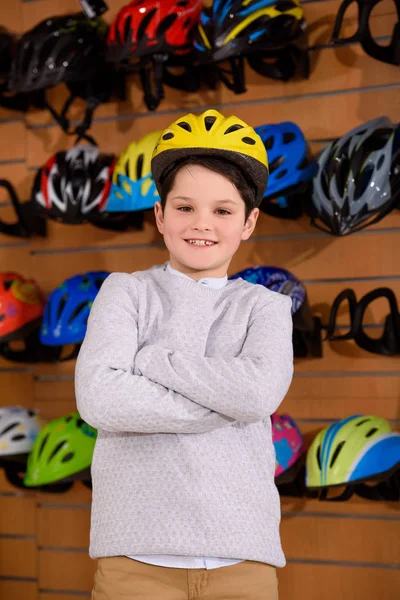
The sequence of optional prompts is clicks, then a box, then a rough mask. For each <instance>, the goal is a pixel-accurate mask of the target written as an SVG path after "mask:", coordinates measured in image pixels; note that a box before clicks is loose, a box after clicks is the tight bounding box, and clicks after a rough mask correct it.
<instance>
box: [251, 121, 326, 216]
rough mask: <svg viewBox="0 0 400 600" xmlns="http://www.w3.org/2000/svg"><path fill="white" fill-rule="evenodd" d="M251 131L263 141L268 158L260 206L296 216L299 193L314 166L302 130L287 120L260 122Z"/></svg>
mask: <svg viewBox="0 0 400 600" xmlns="http://www.w3.org/2000/svg"><path fill="white" fill-rule="evenodd" d="M255 131H256V133H258V135H259V136H260V137H261V139H262V141H263V143H264V146H265V149H266V151H267V154H268V162H269V179H268V185H267V189H266V192H265V196H264V200H263V203H262V204H261V208H262V210H263V211H264V212H266V213H268V214H270V215H272V216H275V217H279V218H297V217H300V215H301V213H302V210H303V209H302V203H301V198H302V195H304V194H305V193H306V192H307V190H308V188H309V184H310V181H311V179H312V178H313V177H314V175H315V174H316V172H317V170H318V166H317V163H316V162H315V161H311V160H310V156H309V151H308V147H307V142H306V140H305V137H304V135H303V132H302V131H301V129H300V127H298V126H297V125H296V124H295V123H292V122H290V121H289V122H283V123H277V124H276V125H260V126H259V127H256V128H255ZM289 196H293V198H292V199H291V198H289ZM272 199H276V200H277V203H276V204H275V203H273V202H272Z"/></svg>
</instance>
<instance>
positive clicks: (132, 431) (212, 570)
mask: <svg viewBox="0 0 400 600" xmlns="http://www.w3.org/2000/svg"><path fill="white" fill-rule="evenodd" d="M152 172H153V177H154V180H155V183H156V185H157V189H158V191H159V193H160V198H161V202H157V203H156V205H155V216H156V223H157V227H158V230H159V231H160V233H161V234H162V235H163V236H164V241H165V244H166V246H167V248H168V250H169V254H170V260H169V262H168V263H167V264H166V265H158V266H156V267H153V268H151V269H148V270H146V271H139V272H135V273H132V274H130V275H129V274H127V273H113V274H112V275H110V276H109V277H108V279H107V280H106V281H105V283H104V284H103V286H102V288H101V290H100V292H99V294H98V295H97V297H96V300H95V302H94V304H93V307H92V309H91V313H90V318H89V323H88V329H87V334H86V337H85V340H84V342H83V345H82V348H81V351H80V354H79V357H78V361H77V366H76V375H75V381H76V397H77V404H78V409H79V411H80V414H81V416H82V418H83V419H85V420H86V421H87V422H88V423H89V424H90V425H92V426H93V427H97V428H98V430H99V432H98V439H97V443H96V448H95V452H94V456H93V463H92V478H93V507H92V523H91V544H90V555H91V557H92V558H99V562H98V568H97V572H96V576H95V585H94V590H93V598H94V599H95V600H122V599H124V600H125V599H126V600H128V599H129V600H131V599H132V600H138V599H143V600H144V599H146V600H150V599H152V600H153V599H154V600H189V599H195V598H202V599H204V600H205V599H207V600H235V599H237V600H239V599H240V600H276V599H277V597H278V592H277V579H276V572H275V567H282V566H284V564H285V559H284V556H283V553H282V549H281V545H280V539H279V521H280V508H279V497H278V493H277V490H276V488H275V485H274V470H275V455H274V450H273V443H272V437H271V422H270V415H271V414H272V413H273V412H274V411H275V410H276V409H277V407H278V406H279V404H280V403H281V401H282V400H283V398H284V396H285V394H286V392H287V390H288V388H289V385H290V382H291V379H292V373H293V352H292V319H291V300H290V299H289V298H288V297H287V296H282V295H280V294H277V293H275V292H272V291H270V290H268V289H267V288H264V287H263V286H260V285H255V284H252V283H249V282H246V281H244V280H243V279H236V280H232V281H227V275H226V272H227V269H228V267H229V264H230V262H231V259H232V256H233V255H234V253H235V252H236V250H237V248H238V247H239V245H240V242H241V240H246V239H248V238H249V237H250V235H251V234H252V232H253V230H254V227H255V225H256V222H257V217H258V214H259V209H258V206H259V204H260V202H261V200H262V197H263V194H264V191H265V187H266V184H267V178H268V162H267V156H266V152H265V148H264V146H263V144H262V141H261V139H260V138H259V137H258V136H257V135H256V133H255V132H254V130H253V129H252V128H251V127H249V126H248V125H246V123H244V122H243V121H241V120H240V119H237V118H236V117H229V118H224V117H223V116H222V115H221V114H220V113H218V112H217V111H215V110H208V111H206V112H205V113H203V114H202V115H200V116H195V115H191V114H190V115H186V116H185V117H183V118H181V119H178V121H176V122H175V123H173V124H172V125H171V126H170V127H169V128H168V129H166V130H165V131H164V132H163V134H162V136H161V137H160V140H159V142H158V145H157V147H156V149H155V151H154V154H153V160H152Z"/></svg>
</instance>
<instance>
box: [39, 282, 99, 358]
mask: <svg viewBox="0 0 400 600" xmlns="http://www.w3.org/2000/svg"><path fill="white" fill-rule="evenodd" d="M108 275H109V273H108V272H107V271H90V272H88V273H84V274H83V275H74V276H73V277H70V278H69V279H66V280H65V281H64V282H63V283H62V284H61V285H60V286H59V287H58V288H56V289H55V290H54V291H53V292H52V293H51V294H50V297H49V299H48V301H47V304H46V308H45V311H44V316H43V322H42V327H41V330H40V341H41V342H42V344H45V345H46V346H62V345H64V344H79V343H81V342H82V341H83V338H84V337H85V333H86V326H87V320H88V316H89V312H90V308H91V306H92V304H93V301H94V299H95V297H96V295H97V292H98V291H99V289H100V287H101V285H102V284H103V282H104V280H105V279H106V278H107V277H108ZM70 358H71V357H70Z"/></svg>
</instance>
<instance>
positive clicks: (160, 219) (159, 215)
mask: <svg viewBox="0 0 400 600" xmlns="http://www.w3.org/2000/svg"><path fill="white" fill-rule="evenodd" d="M154 215H155V217H156V225H157V229H158V231H159V232H160V233H161V235H163V234H164V213H163V209H162V206H161V202H159V201H158V200H157V202H156V203H155V204H154Z"/></svg>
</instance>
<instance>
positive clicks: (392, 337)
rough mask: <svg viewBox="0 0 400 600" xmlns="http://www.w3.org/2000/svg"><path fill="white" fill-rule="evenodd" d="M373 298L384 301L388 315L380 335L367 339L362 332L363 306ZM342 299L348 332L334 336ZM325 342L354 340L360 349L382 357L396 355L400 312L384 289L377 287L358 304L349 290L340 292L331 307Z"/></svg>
mask: <svg viewBox="0 0 400 600" xmlns="http://www.w3.org/2000/svg"><path fill="white" fill-rule="evenodd" d="M377 298H386V299H387V300H388V302H389V308H390V312H389V314H388V315H387V317H386V319H385V323H384V328H383V333H382V336H381V337H380V338H371V337H369V336H368V335H367V334H366V333H365V330H364V326H363V319H364V315H365V311H366V309H367V307H368V306H369V305H370V304H371V302H373V301H374V300H376V299H377ZM344 300H347V302H348V304H349V313H350V331H348V332H347V333H345V334H341V335H338V334H335V327H336V317H337V313H338V310H339V308H340V306H341V304H342V302H343V301H344ZM326 339H328V340H331V341H333V340H354V341H355V342H356V344H357V345H358V346H359V347H360V348H362V349H363V350H366V351H367V352H372V353H374V354H383V355H386V356H394V355H396V354H400V312H399V308H398V304H397V300H396V297H395V295H394V292H393V290H391V289H390V288H384V287H382V288H377V289H375V290H372V291H371V292H368V293H367V294H365V295H364V296H363V297H362V298H361V300H360V301H359V302H357V299H356V295H355V293H354V291H353V290H352V289H351V288H348V289H345V290H343V291H342V292H341V293H340V294H339V295H338V296H337V297H336V298H335V300H334V302H333V304H332V308H331V312H330V316H329V323H328V327H327V334H326Z"/></svg>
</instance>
